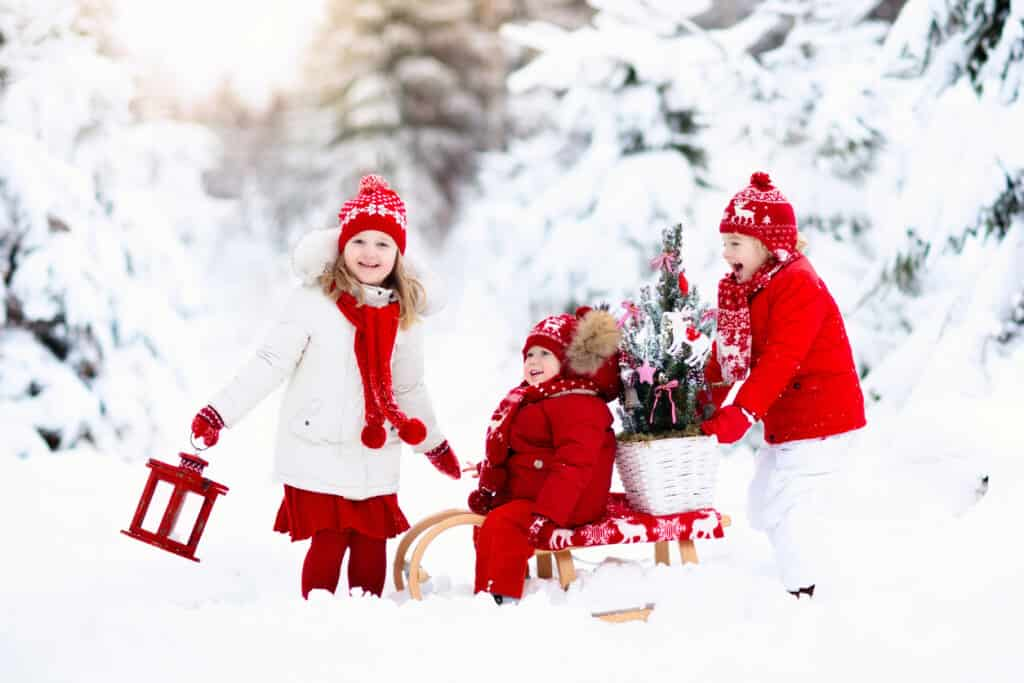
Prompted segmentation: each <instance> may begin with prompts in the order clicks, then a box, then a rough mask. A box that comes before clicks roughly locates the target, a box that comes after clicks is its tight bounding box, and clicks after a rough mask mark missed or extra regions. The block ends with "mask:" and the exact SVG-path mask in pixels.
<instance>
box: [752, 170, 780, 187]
mask: <svg viewBox="0 0 1024 683" xmlns="http://www.w3.org/2000/svg"><path fill="white" fill-rule="evenodd" d="M750 184H751V185H753V186H754V187H756V188H757V189H758V190H760V191H761V192H767V191H768V190H771V189H772V188H774V187H775V186H774V185H772V179H771V176H769V175H768V174H767V173H765V172H764V171H758V172H757V173H754V174H752V175H751V176H750Z"/></svg>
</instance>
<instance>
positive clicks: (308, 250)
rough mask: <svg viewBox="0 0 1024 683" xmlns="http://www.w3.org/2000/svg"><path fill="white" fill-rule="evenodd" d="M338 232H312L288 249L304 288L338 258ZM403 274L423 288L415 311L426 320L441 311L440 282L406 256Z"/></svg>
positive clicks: (404, 257)
mask: <svg viewBox="0 0 1024 683" xmlns="http://www.w3.org/2000/svg"><path fill="white" fill-rule="evenodd" d="M340 235H341V229H340V228H328V229H326V230H313V231H311V232H308V233H306V234H305V235H303V236H302V237H301V238H300V239H299V241H298V243H296V245H295V248H294V249H292V269H293V270H294V271H295V274H296V275H298V277H299V279H300V280H302V283H303V284H304V285H312V284H313V283H315V282H316V280H317V278H318V277H320V276H321V275H322V274H323V272H324V270H325V269H326V268H328V267H329V266H330V265H331V264H333V263H334V261H335V259H337V258H338V237H339V236H340ZM402 258H403V259H404V261H405V270H406V272H408V273H409V274H410V275H412V276H413V277H415V278H416V279H417V280H419V281H420V283H421V284H422V285H423V289H424V291H425V292H426V300H425V301H424V303H423V306H422V307H421V310H420V311H419V314H420V315H424V316H429V315H433V314H435V313H437V312H439V311H440V310H441V309H442V308H444V305H445V302H446V300H447V297H446V294H445V286H444V283H443V282H442V280H441V278H440V277H439V276H437V275H436V274H435V273H434V272H432V271H431V269H429V268H428V267H427V266H426V265H425V264H424V263H422V262H421V261H419V260H417V259H414V258H412V257H411V256H409V255H408V254H406V255H404V256H402Z"/></svg>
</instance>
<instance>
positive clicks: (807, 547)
mask: <svg viewBox="0 0 1024 683" xmlns="http://www.w3.org/2000/svg"><path fill="white" fill-rule="evenodd" d="M854 434H856V432H846V433H845V434H836V435H834V436H827V437H824V438H819V439H803V440H800V441H788V442H786V443H780V444H766V445H764V446H762V447H761V448H759V449H758V451H757V455H756V456H755V458H756V460H757V468H756V470H755V472H754V478H753V480H752V481H751V482H750V490H749V493H748V501H747V502H748V505H747V509H748V511H749V512H748V514H749V515H750V525H751V526H752V527H753V528H755V529H757V530H758V531H764V532H765V533H767V534H768V538H769V540H771V543H772V546H773V548H774V549H775V559H776V563H777V565H778V567H779V573H780V575H781V578H782V583H783V585H784V586H785V587H786V590H790V591H795V590H797V589H800V588H804V587H807V586H812V585H815V583H816V582H817V581H819V580H820V579H819V573H820V571H821V568H822V560H823V559H824V558H823V557H822V551H823V549H824V546H825V544H824V536H825V534H826V533H827V524H828V520H827V510H826V506H825V505H824V503H825V502H826V501H827V500H828V497H829V493H830V490H831V488H832V487H833V486H834V485H835V482H836V479H838V478H839V477H838V475H839V474H840V473H841V471H842V470H843V469H844V467H845V465H846V464H847V458H848V453H847V451H848V450H849V447H850V441H851V439H852V437H853V435H854Z"/></svg>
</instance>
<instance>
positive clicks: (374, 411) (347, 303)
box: [338, 292, 427, 448]
mask: <svg viewBox="0 0 1024 683" xmlns="http://www.w3.org/2000/svg"><path fill="white" fill-rule="evenodd" d="M338 309H339V310H340V311H341V312H342V313H343V314H344V315H345V317H346V318H347V319H348V321H349V322H350V323H352V325H353V326H354V327H355V328H356V334H355V345H354V346H355V352H356V362H357V363H358V364H359V375H360V376H361V377H362V380H363V403H364V404H365V407H366V426H365V427H363V433H362V435H361V438H362V441H363V443H364V444H366V446H367V447H368V448H380V447H381V446H383V445H384V442H385V441H386V440H387V436H388V435H387V432H386V431H384V420H385V418H386V419H387V420H388V422H390V423H391V424H393V425H394V426H395V427H397V428H398V438H400V439H401V440H402V441H404V442H406V443H407V444H412V445H415V444H418V443H420V442H421V441H423V439H425V438H426V437H427V428H426V426H424V424H423V422H421V421H420V420H417V419H416V418H410V417H408V416H407V415H406V414H405V413H403V412H402V411H401V410H399V408H398V404H397V403H396V402H395V393H394V390H393V389H392V387H391V352H392V351H393V350H394V348H395V337H396V335H397V334H398V316H399V306H398V304H397V303H395V302H392V303H389V304H388V305H386V306H383V307H381V308H376V307H374V306H361V305H359V303H358V302H357V301H356V298H355V297H354V296H352V295H351V294H349V293H347V292H345V293H343V294H342V295H341V296H340V297H338Z"/></svg>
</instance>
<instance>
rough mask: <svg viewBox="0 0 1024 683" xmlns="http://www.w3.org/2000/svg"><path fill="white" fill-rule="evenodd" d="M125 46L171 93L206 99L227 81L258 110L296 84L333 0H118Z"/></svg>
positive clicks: (119, 32) (119, 26)
mask: <svg viewBox="0 0 1024 683" xmlns="http://www.w3.org/2000/svg"><path fill="white" fill-rule="evenodd" d="M113 4H114V7H115V8H116V12H117V21H116V24H115V31H116V33H117V36H118V38H119V39H120V41H122V45H123V47H124V48H125V49H126V50H128V51H129V52H130V53H132V54H134V55H136V56H137V57H138V58H139V59H140V60H141V61H142V63H143V65H144V67H148V70H151V71H152V73H153V75H154V77H155V78H157V79H159V80H158V83H160V84H161V85H163V86H165V87H166V88H167V89H168V91H172V92H169V93H168V94H172V95H176V97H177V98H178V99H180V100H182V101H183V102H185V103H197V102H200V101H202V99H204V98H205V97H206V96H207V95H208V94H209V93H210V92H211V91H213V90H214V88H216V86H217V84H218V83H220V82H221V81H222V80H224V79H225V78H228V79H230V80H231V82H232V83H233V84H234V87H235V90H236V91H237V92H238V93H239V94H240V95H241V96H242V97H243V98H244V99H245V100H246V101H248V102H249V103H251V104H252V106H253V107H254V108H257V109H258V108H261V107H262V106H264V105H265V104H266V103H267V101H268V99H269V97H270V95H271V94H272V93H273V91H274V90H276V89H278V88H280V87H282V86H284V85H286V84H287V83H288V82H289V81H291V80H292V79H293V78H294V76H295V74H296V72H297V69H298V68H299V66H300V63H301V59H302V56H303V51H304V49H305V48H306V46H307V44H308V41H309V40H310V39H311V37H312V36H313V32H314V30H315V28H316V24H317V23H318V21H320V19H321V17H322V15H323V10H324V4H325V0H298V1H295V0H175V1H174V2H167V1H166V0H114V3H113Z"/></svg>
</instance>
